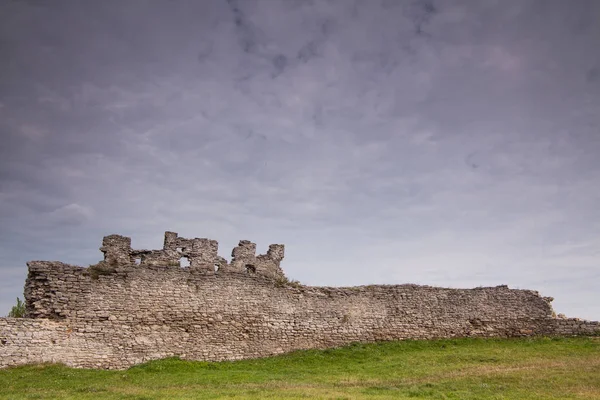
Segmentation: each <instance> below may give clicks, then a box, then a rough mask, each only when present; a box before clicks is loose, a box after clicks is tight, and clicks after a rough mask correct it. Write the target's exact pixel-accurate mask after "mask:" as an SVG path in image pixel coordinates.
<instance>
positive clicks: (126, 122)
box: [0, 0, 600, 319]
mask: <svg viewBox="0 0 600 400" xmlns="http://www.w3.org/2000/svg"><path fill="white" fill-rule="evenodd" d="M599 12H600V8H599V5H598V3H597V2H594V1H584V0H577V1H574V2H571V3H569V4H566V3H565V2H561V1H544V2H539V1H502V2H499V1H491V2H478V1H467V0H464V1H458V0H457V1H445V2H437V1H429V0H424V1H406V2H396V1H386V0H384V1H381V2H375V1H373V2H361V1H357V2H348V1H329V2H311V1H243V2H241V1H238V2H236V1H218V0H214V1H202V2H197V1H184V0H177V1H151V2H141V1H128V2H119V1H112V0H109V1H103V2H95V3H94V2H80V1H74V0H73V1H67V0H60V1H55V2H51V3H48V2H36V1H13V2H4V3H3V4H1V5H0V46H1V50H2V53H3V57H0V134H1V135H2V143H3V146H2V147H0V226H2V229H1V230H0V238H1V239H2V240H1V242H0V271H1V273H2V277H3V282H6V283H5V284H4V285H5V286H2V288H1V295H0V313H1V311H2V310H5V312H7V311H8V309H9V306H10V305H11V304H12V303H13V302H14V297H15V296H17V295H19V294H20V291H19V290H20V287H21V285H22V283H23V279H24V276H25V273H26V269H25V261H27V260H29V259H61V260H63V261H66V262H71V263H77V264H82V265H86V264H89V263H93V262H95V261H97V260H98V258H99V257H100V256H101V254H100V253H99V251H98V247H99V244H100V240H101V237H102V236H103V235H106V234H110V233H122V234H126V235H130V236H132V238H133V242H134V246H136V247H149V248H152V247H155V248H156V247H160V245H161V235H162V232H163V231H164V230H167V229H168V230H176V231H179V232H180V233H181V234H182V235H184V236H192V237H194V236H206V237H212V238H215V239H218V240H219V241H220V245H221V250H220V252H221V254H222V255H224V256H228V255H229V254H228V253H229V251H230V249H231V248H232V247H233V246H234V245H235V244H236V241H237V240H239V239H243V238H248V239H252V240H255V241H257V242H258V246H259V250H265V249H266V247H267V245H268V244H269V243H276V242H283V243H286V244H287V249H286V260H285V269H286V271H287V272H288V274H289V275H290V276H292V277H293V278H295V279H300V280H301V281H303V282H306V283H309V284H332V285H342V284H367V283H374V282H380V283H404V282H417V283H425V284H436V285H446V286H461V287H468V286H478V285H494V284H502V283H508V284H509V285H511V286H514V287H531V288H534V289H539V290H540V291H541V292H542V293H543V294H545V295H552V296H554V297H555V298H556V301H555V307H556V308H557V311H559V312H565V313H567V314H570V315H574V316H582V317H588V318H596V319H598V318H600V309H599V308H598V306H597V301H595V300H597V295H596V294H595V292H596V291H595V290H594V288H593V287H592V286H591V285H590V282H593V281H594V280H597V278H598V274H599V273H600V272H598V271H599V270H598V266H597V251H596V250H595V249H596V248H597V246H598V232H600V223H599V222H595V221H600V218H598V217H600V214H599V213H600V211H598V207H597V204H598V200H600V189H598V182H599V181H600V170H599V164H598V161H597V154H598V153H599V151H600V136H599V135H598V127H599V126H600V117H599V115H598V113H597V110H598V109H599V106H600V104H599V103H600V86H599V85H598V82H599V80H598V79H597V76H598V74H597V69H598V67H597V66H598V65H600V52H598V51H597V49H596V47H597V46H596V42H597V38H598V37H600V27H599V26H598V24H594V19H593V15H598V13H599ZM4 278H5V279H4Z"/></svg>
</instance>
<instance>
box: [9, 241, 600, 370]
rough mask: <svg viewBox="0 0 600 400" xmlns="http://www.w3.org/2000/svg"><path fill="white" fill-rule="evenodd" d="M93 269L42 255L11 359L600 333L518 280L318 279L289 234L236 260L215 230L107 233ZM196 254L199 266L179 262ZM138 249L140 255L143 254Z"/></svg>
mask: <svg viewBox="0 0 600 400" xmlns="http://www.w3.org/2000/svg"><path fill="white" fill-rule="evenodd" d="M100 250H101V251H102V252H103V253H104V260H102V261H101V262H100V263H98V264H97V265H94V266H90V267H88V268H84V267H79V266H75V265H69V264H64V263H61V262H50V261H30V262H28V263H27V266H28V268H29V273H28V277H27V281H26V284H25V300H26V307H27V316H28V318H24V319H14V318H0V367H6V366H12V365H20V364H25V363H38V362H60V363H64V364H66V365H69V366H73V367H85V368H107V369H123V368H127V367H129V366H132V365H135V364H138V363H141V362H145V361H148V360H152V359H157V358H163V357H169V356H179V357H181V358H184V359H190V360H207V361H220V360H236V359H243V358H255V357H265V356H270V355H275V354H281V353H284V352H289V351H293V350H300V349H312V348H328V347H334V346H340V345H345V344H348V343H351V342H372V341H379V340H402V339H433V338H449V337H471V336H474V337H517V336H533V335H597V334H600V323H598V322H593V321H583V320H579V319H576V318H566V317H562V316H560V317H555V316H554V312H553V310H552V307H551V305H550V303H551V301H552V298H551V297H543V296H541V295H540V294H539V293H538V292H537V291H533V290H524V289H510V288H509V287H508V286H506V285H501V286H496V287H479V288H474V289H450V288H441V287H434V286H422V285H414V284H404V285H368V286H357V287H311V286H304V285H298V284H293V283H291V282H289V281H288V280H287V278H285V275H284V274H283V271H282V270H281V268H280V262H281V260H282V259H283V255H284V248H283V245H271V246H270V247H269V251H268V252H267V254H264V255H258V256H257V255H256V245H255V244H254V243H252V242H249V241H240V243H239V245H238V246H237V247H236V248H234V249H233V251H232V260H231V262H227V261H226V260H225V259H224V258H222V257H219V256H218V254H217V252H218V244H217V242H216V241H214V240H209V239H198V238H195V239H185V238H180V237H179V236H178V235H177V234H176V233H174V232H167V233H166V234H165V243H164V246H163V249H161V250H134V249H132V248H131V239H130V238H127V237H124V236H119V235H110V236H106V237H105V238H104V240H103V243H102V247H101V248H100ZM182 257H187V258H188V259H189V260H190V265H189V266H187V267H184V268H182V267H181V266H180V265H179V263H178V262H176V261H178V260H179V259H180V258H182ZM136 258H138V259H139V263H136Z"/></svg>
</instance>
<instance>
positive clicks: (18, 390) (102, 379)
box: [0, 337, 600, 400]
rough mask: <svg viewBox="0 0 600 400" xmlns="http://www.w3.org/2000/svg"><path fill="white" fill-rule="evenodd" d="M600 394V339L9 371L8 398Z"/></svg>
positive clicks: (371, 347) (3, 378)
mask: <svg viewBox="0 0 600 400" xmlns="http://www.w3.org/2000/svg"><path fill="white" fill-rule="evenodd" d="M93 398H102V399H140V400H141V399H214V398H237V399H265V398H270V399H311V398H319V399H361V398H373V399H418V398H421V399H478V400H479V399H600V338H598V337H592V338H553V339H549V338H535V339H504V340H500V339H498V340H495V339H494V340H492V339H456V340H436V341H402V342H388V343H377V344H355V345H351V346H348V347H344V348H339V349H332V350H324V351H317V350H311V351H299V352H295V353H291V354H288V355H284V356H278V357H272V358H266V359H258V360H245V361H237V362H220V363H209V362H192V361H182V360H179V359H175V358H171V359H165V360H160V361H153V362H149V363H146V364H143V365H139V366H136V367H133V368H130V369H129V370H127V371H96V370H78V369H71V368H66V367H64V366H59V365H38V366H26V367H17V368H10V369H5V370H0V399H93Z"/></svg>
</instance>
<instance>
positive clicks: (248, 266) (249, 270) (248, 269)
mask: <svg viewBox="0 0 600 400" xmlns="http://www.w3.org/2000/svg"><path fill="white" fill-rule="evenodd" d="M245 269H246V273H248V274H255V273H256V267H255V266H254V265H252V264H246V267H245Z"/></svg>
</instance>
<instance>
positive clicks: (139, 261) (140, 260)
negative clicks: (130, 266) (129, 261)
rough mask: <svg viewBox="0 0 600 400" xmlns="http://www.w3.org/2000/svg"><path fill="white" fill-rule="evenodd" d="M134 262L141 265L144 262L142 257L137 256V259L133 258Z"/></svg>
mask: <svg viewBox="0 0 600 400" xmlns="http://www.w3.org/2000/svg"><path fill="white" fill-rule="evenodd" d="M133 262H134V263H135V265H140V264H141V263H142V259H141V257H136V259H135V260H133Z"/></svg>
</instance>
